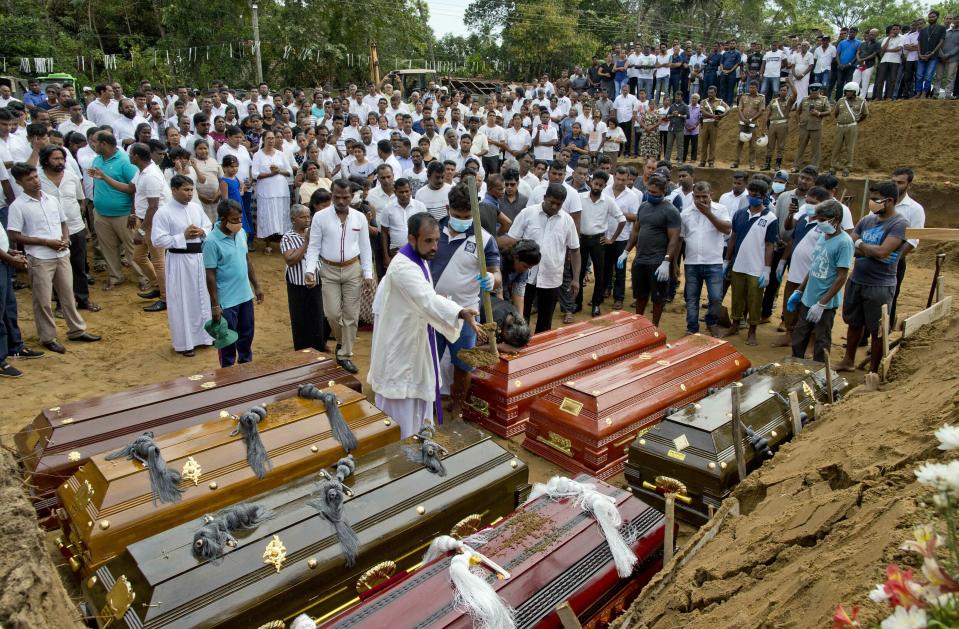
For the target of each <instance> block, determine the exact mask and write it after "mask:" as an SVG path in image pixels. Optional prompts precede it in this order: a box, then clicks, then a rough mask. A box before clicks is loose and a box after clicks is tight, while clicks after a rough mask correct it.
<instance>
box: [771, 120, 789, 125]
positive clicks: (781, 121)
mask: <svg viewBox="0 0 959 629" xmlns="http://www.w3.org/2000/svg"><path fill="white" fill-rule="evenodd" d="M786 122H789V120H770V121H769V124H783V123H786Z"/></svg>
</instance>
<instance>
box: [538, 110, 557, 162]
mask: <svg viewBox="0 0 959 629" xmlns="http://www.w3.org/2000/svg"><path fill="white" fill-rule="evenodd" d="M532 135H533V157H534V158H535V159H543V160H546V161H547V162H551V161H553V149H554V148H555V147H556V144H557V142H559V135H558V131H557V127H556V125H554V124H553V123H552V122H551V121H550V119H549V111H547V110H545V109H544V110H542V111H541V112H540V114H539V124H538V125H536V128H535V129H533V130H532Z"/></svg>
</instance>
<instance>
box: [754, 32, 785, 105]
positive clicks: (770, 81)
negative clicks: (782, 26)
mask: <svg viewBox="0 0 959 629" xmlns="http://www.w3.org/2000/svg"><path fill="white" fill-rule="evenodd" d="M785 60H786V53H784V52H783V51H782V49H781V48H780V47H779V42H777V41H774V42H773V43H772V45H771V46H770V47H769V50H767V51H766V54H764V55H763V65H762V67H761V68H760V74H761V75H762V77H763V81H762V85H761V86H760V88H759V93H760V94H762V95H763V96H765V97H766V103H767V104H769V101H770V99H772V98H774V97H775V96H776V95H777V94H779V80H780V76H781V73H782V67H783V62H784V61H785Z"/></svg>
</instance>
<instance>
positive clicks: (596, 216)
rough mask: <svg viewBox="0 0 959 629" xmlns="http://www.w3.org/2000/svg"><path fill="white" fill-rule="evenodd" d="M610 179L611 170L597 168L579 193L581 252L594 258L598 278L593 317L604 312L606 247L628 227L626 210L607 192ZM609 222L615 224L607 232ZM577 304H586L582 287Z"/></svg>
mask: <svg viewBox="0 0 959 629" xmlns="http://www.w3.org/2000/svg"><path fill="white" fill-rule="evenodd" d="M608 182H609V173H606V172H604V171H602V170H597V171H595V172H594V173H593V178H592V179H591V180H590V182H589V192H583V193H581V194H580V195H579V196H580V205H581V206H582V211H581V212H580V215H579V216H580V218H579V227H580V236H579V246H580V250H581V251H582V253H581V254H580V255H581V257H588V258H589V259H591V260H592V261H593V277H594V279H595V281H594V282H593V297H592V299H591V300H590V304H591V306H592V309H591V314H592V316H594V317H598V316H599V315H600V314H601V312H600V308H599V307H600V305H601V304H602V303H603V297H604V295H603V292H604V291H605V289H606V274H607V273H608V272H609V271H611V270H612V269H610V268H607V266H606V256H605V247H606V246H607V245H610V244H612V243H613V242H615V241H616V239H617V238H619V235H620V234H621V233H622V232H623V229H624V228H625V227H626V216H625V215H624V214H623V211H622V210H621V209H619V205H618V204H617V203H616V201H615V200H614V199H613V198H612V197H611V196H609V195H607V194H605V193H604V191H605V189H606V184H607V183H608ZM610 224H615V225H616V227H615V228H614V229H613V233H612V234H611V235H609V236H607V228H608V226H609V225H610ZM583 262H585V260H584V261H583ZM586 266H587V264H581V265H580V273H579V284H580V286H582V285H583V279H584V278H585V277H586ZM576 307H577V309H579V308H582V307H583V291H582V290H580V291H579V293H577V295H576Z"/></svg>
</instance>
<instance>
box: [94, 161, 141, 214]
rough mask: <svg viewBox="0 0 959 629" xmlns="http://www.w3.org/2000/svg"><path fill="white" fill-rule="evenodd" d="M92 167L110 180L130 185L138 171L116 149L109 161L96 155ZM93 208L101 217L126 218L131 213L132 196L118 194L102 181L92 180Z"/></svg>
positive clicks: (122, 193)
mask: <svg viewBox="0 0 959 629" xmlns="http://www.w3.org/2000/svg"><path fill="white" fill-rule="evenodd" d="M93 167H94V168H99V169H100V170H102V171H103V172H104V173H105V174H106V175H109V176H110V178H111V179H115V180H116V181H119V182H120V183H130V182H131V181H133V179H134V177H136V176H137V174H139V172H140V169H139V168H137V167H136V166H134V165H133V164H131V163H130V158H129V157H127V154H126V152H125V151H121V150H120V149H117V150H116V151H115V152H114V153H113V156H111V157H110V158H109V159H103V156H102V155H97V156H96V157H95V158H94V159H93ZM93 207H94V209H96V211H97V213H98V214H101V215H103V216H127V215H128V214H130V213H131V212H132V211H133V195H132V194H127V193H126V192H120V191H119V190H117V189H116V188H114V187H113V186H111V185H110V184H108V183H107V182H106V181H103V180H102V179H94V180H93Z"/></svg>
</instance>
